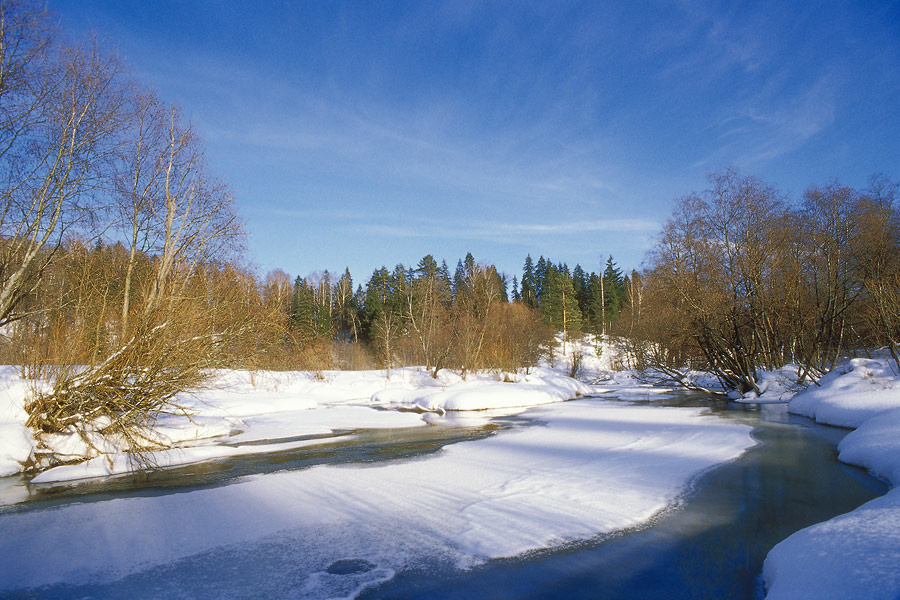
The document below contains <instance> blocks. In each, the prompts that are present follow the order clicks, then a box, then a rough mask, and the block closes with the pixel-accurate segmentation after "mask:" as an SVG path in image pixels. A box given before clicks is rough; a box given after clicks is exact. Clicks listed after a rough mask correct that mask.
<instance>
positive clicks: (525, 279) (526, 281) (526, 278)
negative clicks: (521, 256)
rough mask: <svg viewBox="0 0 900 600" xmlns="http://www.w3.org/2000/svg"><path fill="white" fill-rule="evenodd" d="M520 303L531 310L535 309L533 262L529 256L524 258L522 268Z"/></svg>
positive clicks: (535, 293) (535, 294)
mask: <svg viewBox="0 0 900 600" xmlns="http://www.w3.org/2000/svg"><path fill="white" fill-rule="evenodd" d="M521 297H522V302H524V303H525V304H526V305H528V306H530V307H531V308H537V292H536V281H535V274H534V262H533V261H532V260H531V254H529V255H528V256H526V257H525V266H524V267H523V268H522V293H521Z"/></svg>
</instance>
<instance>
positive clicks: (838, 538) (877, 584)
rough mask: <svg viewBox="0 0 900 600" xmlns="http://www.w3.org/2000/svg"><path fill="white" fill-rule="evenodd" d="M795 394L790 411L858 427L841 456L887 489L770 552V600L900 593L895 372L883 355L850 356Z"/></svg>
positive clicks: (899, 389)
mask: <svg viewBox="0 0 900 600" xmlns="http://www.w3.org/2000/svg"><path fill="white" fill-rule="evenodd" d="M819 384H820V387H810V388H809V389H807V390H806V391H804V392H801V393H799V394H797V396H796V397H794V398H793V399H792V400H791V402H790V411H791V412H794V413H797V414H801V415H805V416H807V417H810V418H812V419H815V420H816V421H818V422H820V423H824V424H828V425H837V426H841V427H851V428H856V430H855V431H853V432H851V433H850V434H848V435H847V437H845V438H844V439H843V440H842V441H841V443H840V445H839V446H838V451H839V453H840V454H839V456H838V458H839V459H840V460H841V461H843V462H846V463H848V464H852V465H857V466H860V467H864V468H866V469H868V470H869V471H870V472H871V473H872V474H874V475H875V476H877V477H879V478H881V479H884V480H885V481H887V482H888V483H889V484H890V485H891V486H892V489H891V490H890V491H889V492H888V493H887V494H886V495H885V496H882V497H881V498H876V499H875V500H872V501H871V502H868V503H866V504H864V505H863V506H861V507H860V508H859V509H857V510H855V511H853V512H850V513H848V514H845V515H841V516H839V517H836V518H834V519H831V520H830V521H826V522H825V523H819V524H818V525H814V526H812V527H808V528H807V529H804V530H801V531H798V532H797V533H795V534H794V535H792V536H790V537H789V538H788V539H786V540H785V541H783V542H781V543H780V544H778V545H777V546H775V548H773V549H772V551H771V552H769V554H768V557H767V558H766V562H765V568H764V573H763V575H764V579H765V583H766V587H767V589H768V592H769V593H768V596H767V598H768V599H769V600H778V599H781V598H786V599H787V598H789V599H796V598H815V599H817V600H826V599H829V598H834V599H836V600H837V599H844V598H867V599H870V600H875V599H879V598H883V599H885V600H896V599H897V598H900V487H898V483H900V377H898V373H897V369H896V366H892V365H891V364H890V363H889V362H888V361H887V360H871V359H854V360H851V361H850V362H849V363H848V364H847V365H846V367H845V368H842V369H837V370H835V371H834V372H832V373H830V374H828V375H826V376H825V377H823V378H822V380H821V381H820V382H819Z"/></svg>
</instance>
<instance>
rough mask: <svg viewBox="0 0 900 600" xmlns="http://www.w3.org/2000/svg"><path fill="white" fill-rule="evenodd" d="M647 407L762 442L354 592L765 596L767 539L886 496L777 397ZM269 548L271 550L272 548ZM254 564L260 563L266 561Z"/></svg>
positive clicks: (38, 492) (218, 468)
mask: <svg viewBox="0 0 900 600" xmlns="http://www.w3.org/2000/svg"><path fill="white" fill-rule="evenodd" d="M608 399H610V398H609V397H604V400H608ZM580 401H582V402H590V401H591V400H590V399H585V400H580ZM656 403H658V404H667V405H680V406H684V405H690V406H697V405H702V406H712V408H713V410H714V412H716V413H717V414H719V415H720V416H722V417H723V418H725V419H735V420H738V421H740V422H742V423H748V424H751V425H753V426H754V432H753V435H754V437H755V438H756V439H757V440H758V441H759V442H760V443H759V444H758V445H757V446H755V447H753V448H751V449H750V450H748V451H747V452H746V453H745V454H744V455H743V456H742V457H741V458H739V459H738V460H735V461H733V462H731V463H727V464H724V465H721V466H719V467H717V468H715V469H713V470H712V471H710V472H708V473H706V474H704V475H703V476H702V477H701V478H700V479H699V480H698V481H697V482H696V483H695V486H694V488H693V489H692V490H691V491H690V492H688V493H687V494H686V495H685V497H684V498H683V500H682V502H681V503H680V505H679V506H677V507H674V508H673V509H672V510H669V511H667V512H666V513H664V514H662V515H660V516H659V517H658V518H656V519H655V520H654V522H652V523H650V524H648V525H647V526H646V527H644V528H641V529H640V530H636V531H629V532H622V533H620V534H619V535H617V536H614V537H611V538H605V539H595V540H586V541H584V542H582V543H579V544H577V545H574V546H570V547H566V548H563V549H555V550H548V551H545V552H538V553H534V554H533V555H529V556H525V557H519V558H515V559H506V560H494V561H489V562H488V563H486V564H483V565H481V566H478V567H476V568H473V569H471V570H467V571H460V570H457V569H454V568H453V567H451V566H449V565H435V566H434V568H432V569H428V570H427V571H413V572H400V573H397V574H396V576H395V577H394V578H393V579H391V580H390V581H388V582H387V583H384V584H382V585H381V586H377V587H371V588H368V589H366V590H365V591H364V592H363V593H362V595H361V596H360V597H361V598H566V599H572V598H746V599H755V598H761V597H762V596H763V595H764V592H763V590H762V588H761V584H760V579H759V576H760V573H761V570H762V563H763V560H764V559H765V556H766V553H767V552H768V551H769V550H770V549H771V548H772V547H773V546H774V545H775V544H777V543H778V542H780V541H781V540H783V539H784V538H786V537H788V536H789V535H790V534H792V533H794V532H795V531H797V530H799V529H802V528H804V527H807V526H809V525H812V524H814V523H818V522H821V521H825V520H827V519H830V518H832V517H834V516H836V515H839V514H842V513H845V512H848V511H850V510H853V509H854V508H856V507H858V506H860V505H861V504H863V503H865V502H867V501H868V500H870V499H872V498H874V497H876V496H878V495H881V494H883V493H884V492H885V491H886V487H885V486H884V485H883V484H882V483H880V482H878V481H876V480H875V479H873V478H872V477H870V476H868V475H867V474H866V473H864V472H863V471H861V470H860V469H856V468H854V467H849V466H846V465H842V464H840V463H839V462H838V461H837V458H836V457H837V451H836V449H835V448H836V445H837V443H838V442H839V441H840V439H841V438H842V437H843V436H844V435H846V433H848V432H847V431H844V430H840V429H834V428H828V427H823V426H820V425H816V424H814V423H812V422H811V421H809V420H807V419H803V418H800V417H794V416H791V415H788V414H787V413H786V410H785V407H784V405H768V406H766V405H763V406H761V407H759V408H757V407H748V406H741V405H734V404H729V405H725V404H716V405H714V406H713V405H712V404H711V403H709V402H708V401H706V400H704V399H702V398H700V397H698V396H696V395H694V396H691V395H687V394H678V395H677V396H675V398H674V399H671V398H670V399H668V400H660V401H657V402H656ZM527 414H528V413H527V412H526V413H525V415H524V416H523V417H512V418H500V419H495V420H494V421H493V422H491V423H489V424H488V425H485V424H484V423H479V424H477V425H474V424H473V425H467V424H466V419H465V418H462V419H459V420H457V421H456V424H454V425H438V426H433V427H427V428H426V427H421V428H414V429H410V430H387V431H385V430H381V431H361V432H360V431H357V432H352V433H353V434H354V435H353V436H341V435H338V436H337V437H335V438H332V439H329V440H328V443H327V444H324V445H322V446H317V447H311V448H303V449H300V450H297V451H293V452H283V453H278V454H276V455H269V456H253V457H244V458H241V459H233V460H228V461H222V462H218V463H210V464H205V465H199V466H191V467H185V468H182V469H177V470H169V471H165V472H161V473H157V474H155V475H154V476H153V477H151V478H150V479H149V480H134V479H124V478H123V479H112V480H108V481H103V482H94V483H87V484H77V485H70V486H61V487H41V488H38V487H36V486H31V487H29V486H26V485H23V484H22V483H21V481H19V480H18V479H16V478H5V480H0V498H7V500H6V501H7V502H9V500H8V498H14V497H15V496H17V495H23V494H24V495H27V496H28V497H29V499H28V500H27V501H25V502H20V503H18V504H15V505H11V506H10V505H7V506H5V507H2V505H0V510H3V511H15V512H18V511H29V510H35V509H39V508H46V507H48V506H50V505H57V504H66V503H70V502H92V501H100V500H108V499H110V498H114V497H123V496H135V495H160V494H167V493H173V492H183V491H190V490H195V489H201V488H204V487H215V486H220V485H227V484H228V483H230V482H232V481H234V480H236V479H238V478H239V477H242V476H244V475H248V474H257V473H266V472H274V471H282V470H292V469H301V468H306V467H309V466H312V465H316V464H337V463H351V464H352V463H370V462H377V461H382V460H397V459H401V460H402V459H407V458H411V457H415V456H420V455H422V454H427V453H429V452H433V451H436V450H438V449H439V448H441V447H443V446H444V445H446V444H449V443H455V442H459V441H466V440H473V439H478V438H481V437H484V436H488V435H492V433H493V432H494V431H495V430H497V429H499V428H507V427H522V426H526V427H527V426H529V424H530V421H529V419H528V418H527ZM475 421H476V422H477V421H478V419H476V420H475ZM348 433H349V432H348ZM324 441H325V440H323V442H324ZM272 551H273V552H277V548H273V549H272ZM245 559H246V556H240V554H238V555H237V556H235V560H234V561H233V562H234V563H235V564H229V563H228V561H227V559H226V561H225V562H224V563H223V564H222V565H221V567H222V573H223V574H225V573H230V574H231V575H230V576H232V577H234V588H233V589H232V590H231V591H232V592H234V593H235V594H236V596H246V595H247V594H250V595H251V596H252V593H253V590H252V588H248V589H243V590H241V587H242V586H241V578H242V576H241V573H242V572H243V573H245V574H246V573H247V571H248V570H252V569H253V568H254V566H253V565H248V564H244V561H245ZM259 559H260V560H261V561H265V557H259ZM344 562H346V563H347V564H344V563H341V564H335V565H332V566H333V570H332V569H329V574H331V575H335V576H346V577H348V578H349V579H352V578H353V577H354V575H355V574H357V573H360V572H363V571H365V570H366V569H367V568H369V567H370V566H371V565H365V564H355V563H354V564H351V563H350V562H349V561H344ZM262 564H263V563H260V566H262ZM183 567H184V569H178V568H176V569H175V571H176V572H177V574H178V576H179V577H191V572H190V561H188V563H186V564H184V565H183ZM151 571H152V570H151ZM168 574H169V575H173V574H174V573H173V572H172V571H169V572H168ZM225 576H226V577H227V576H229V575H225ZM152 578H153V573H152V572H148V573H142V574H137V575H134V576H129V577H126V578H125V579H123V580H119V581H117V582H113V583H110V584H104V585H86V586H52V587H50V588H43V589H41V590H31V591H30V592H26V595H24V596H21V597H29V598H31V597H33V598H41V597H46V598H51V597H52V598H62V597H65V598H83V597H96V598H104V597H107V598H111V597H118V596H120V595H121V594H125V593H127V594H128V595H131V592H134V591H136V590H138V589H140V590H141V591H142V592H144V593H146V592H148V590H147V589H146V588H145V586H146V585H148V584H150V583H151V582H152ZM248 579H253V577H249V578H248ZM194 583H195V584H196V583H201V585H202V582H194ZM219 583H220V584H221V582H219ZM348 583H349V581H348ZM169 584H170V585H172V587H168V586H166V589H167V590H168V591H167V592H166V593H167V594H168V593H169V592H172V591H173V590H175V589H177V588H178V584H177V583H176V582H169ZM157 589H158V590H159V588H157ZM159 591H161V592H162V591H163V590H159ZM182 591H183V592H184V591H186V590H184V589H183V588H182ZM150 595H151V597H152V591H151V592H150ZM15 597H20V596H15ZM185 597H190V594H189V593H188V595H187V596H185ZM298 597H302V596H298Z"/></svg>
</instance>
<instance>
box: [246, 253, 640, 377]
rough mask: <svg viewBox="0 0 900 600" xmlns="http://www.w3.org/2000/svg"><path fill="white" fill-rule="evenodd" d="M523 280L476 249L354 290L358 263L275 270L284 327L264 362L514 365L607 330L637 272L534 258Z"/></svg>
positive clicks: (271, 292) (381, 275)
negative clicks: (561, 341) (556, 337)
mask: <svg viewBox="0 0 900 600" xmlns="http://www.w3.org/2000/svg"><path fill="white" fill-rule="evenodd" d="M521 281H522V283H521V285H520V284H519V283H518V276H514V277H513V280H512V291H511V294H510V292H509V290H508V288H509V283H508V280H507V276H506V275H505V274H501V273H499V272H498V271H497V269H496V267H494V266H493V265H490V264H483V263H481V264H480V263H476V261H475V259H474V257H473V256H472V254H471V253H469V254H467V255H466V257H465V258H464V259H461V260H459V261H458V262H457V264H456V268H455V270H454V271H453V274H452V275H451V273H450V269H449V267H448V265H447V263H446V261H441V263H440V264H438V262H437V260H436V259H435V258H434V257H433V256H432V255H430V254H429V255H427V256H425V257H423V258H422V259H421V260H420V261H419V262H418V264H417V265H416V266H415V267H405V266H404V265H402V264H400V265H397V266H395V267H394V269H393V270H388V269H387V268H386V267H382V268H380V269H376V270H375V271H374V272H373V273H372V275H371V276H370V277H369V279H368V281H367V282H366V284H365V286H363V285H362V284H360V285H357V286H356V287H355V288H354V281H353V277H352V275H351V273H350V271H349V269H348V270H345V271H344V273H343V274H342V275H341V276H340V277H337V278H334V277H333V276H332V275H331V274H330V273H329V272H328V271H324V272H317V273H314V274H312V275H310V276H307V277H305V278H304V277H299V276H298V277H296V278H295V279H294V280H293V282H291V278H290V276H289V275H288V274H287V273H285V272H283V271H280V270H278V271H273V272H272V273H270V274H269V275H268V276H267V277H266V281H265V284H264V286H263V290H264V291H263V296H264V299H263V302H264V303H265V304H267V305H269V306H272V307H275V312H276V313H277V314H278V317H277V319H276V322H278V323H280V324H281V325H280V331H281V333H280V334H278V335H275V337H274V339H276V340H283V343H281V344H280V345H279V344H277V343H276V344H272V345H270V347H269V349H268V351H267V352H266V353H265V354H264V356H265V360H264V361H263V363H262V364H263V366H266V367H267V368H285V369H314V370H315V369H327V368H345V369H346V368H350V369H354V368H356V369H358V368H373V367H381V368H387V369H390V368H392V367H395V366H410V365H424V366H426V367H427V368H428V369H430V370H432V372H433V374H435V375H436V374H437V372H438V371H440V370H441V369H442V368H452V369H456V370H459V371H460V372H461V373H462V374H463V375H465V373H467V372H469V371H472V370H478V369H497V370H509V371H514V370H516V369H521V368H529V367H531V366H534V365H535V364H537V361H538V359H539V358H540V356H541V355H542V354H549V353H551V352H552V350H553V341H552V339H553V334H554V332H561V333H563V335H564V336H574V337H578V336H580V335H581V334H582V333H583V332H596V333H605V332H606V330H608V329H609V327H610V325H611V324H612V323H613V322H615V320H616V319H617V317H618V315H619V313H620V312H621V310H622V308H623V306H624V304H625V302H626V288H627V287H628V286H629V285H630V280H629V278H628V277H627V276H624V277H623V276H622V273H621V270H620V269H618V268H617V267H616V265H615V262H614V261H613V259H612V257H610V258H609V259H608V261H607V265H606V270H605V271H604V272H603V275H597V274H596V273H593V272H592V273H590V274H587V273H585V271H584V270H583V269H582V268H581V266H579V265H576V267H575V268H574V269H572V270H571V271H570V269H569V267H568V266H567V265H565V264H562V263H559V264H554V263H552V262H551V261H549V260H547V259H545V258H544V257H540V258H539V259H538V261H537V263H535V262H534V261H533V260H532V258H531V256H530V255H529V256H528V257H527V258H526V259H525V264H524V268H523V273H522V279H521Z"/></svg>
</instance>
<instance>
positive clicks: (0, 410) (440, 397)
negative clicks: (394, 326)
mask: <svg viewBox="0 0 900 600" xmlns="http://www.w3.org/2000/svg"><path fill="white" fill-rule="evenodd" d="M503 379H504V377H501V376H498V375H496V374H475V375H470V376H469V377H468V379H467V380H465V381H464V380H462V378H460V377H459V376H458V375H456V374H454V373H452V372H450V371H442V372H441V373H439V377H438V378H437V379H435V378H432V377H431V376H430V375H429V374H428V373H427V371H425V370H424V369H418V368H406V369H393V370H392V371H391V373H390V376H389V377H388V376H387V374H386V373H385V372H384V371H355V372H350V371H326V372H324V373H319V374H313V373H297V372H295V373H274V372H256V373H250V372H246V371H227V372H222V373H219V374H218V375H217V377H216V380H215V381H214V382H213V386H212V388H211V389H208V390H204V391H200V392H197V393H195V394H193V395H184V396H183V397H181V398H179V403H180V404H182V405H183V406H185V407H186V408H187V409H188V410H189V412H190V413H191V415H190V418H188V417H187V416H181V415H164V416H162V417H161V418H160V420H159V422H158V423H157V425H156V427H155V431H156V434H157V435H158V436H159V437H160V438H161V439H163V440H166V441H167V442H169V443H170V444H173V445H174V446H175V448H173V449H171V450H165V451H160V452H155V453H153V454H152V455H151V457H152V459H153V461H154V462H155V463H156V464H158V465H159V466H160V467H172V466H179V465H184V464H190V463H195V462H201V461H206V460H213V459H217V458H226V457H231V456H238V455H242V454H250V453H267V452H275V451H281V450H290V449H293V448H299V447H301V446H305V445H310V444H312V443H316V442H315V440H311V439H309V438H310V437H311V436H324V435H328V434H330V433H333V432H335V431H340V430H352V429H360V428H395V427H415V426H425V425H426V424H427V423H426V421H425V420H424V419H423V418H422V416H421V414H420V413H421V411H440V412H443V411H460V410H487V409H496V408H514V407H527V406H535V405H540V404H547V403H550V402H560V401H563V400H569V399H572V398H575V397H576V396H578V395H581V394H585V393H590V392H591V391H592V389H591V388H590V387H589V386H586V385H584V384H582V383H580V382H578V381H576V380H574V379H571V378H569V377H565V376H563V375H561V374H560V373H559V372H558V371H555V370H553V369H549V368H543V369H535V370H533V371H532V372H531V374H529V375H524V374H519V375H516V374H507V375H506V376H505V379H510V380H511V381H510V382H503V381H502V380H503ZM28 390H29V387H28V383H27V382H25V381H22V380H20V379H19V378H18V375H17V371H16V369H14V368H10V367H8V368H5V370H3V371H0V433H2V434H3V435H2V437H0V476H4V475H11V474H14V473H17V472H19V471H21V470H22V466H23V464H24V463H25V462H26V461H27V460H28V458H29V455H30V454H31V453H32V452H33V451H34V449H35V441H34V439H33V437H32V436H31V433H30V432H29V431H28V430H27V428H25V419H26V415H25V411H24V408H23V406H24V403H25V401H26V400H25V398H26V394H27V393H28ZM397 409H406V410H408V411H418V412H401V411H399V410H397ZM43 441H44V443H45V444H48V445H49V446H51V447H52V448H53V449H54V450H56V451H57V452H58V453H61V454H63V455H67V456H71V457H78V456H82V455H90V454H91V451H90V450H89V449H88V448H87V447H86V446H85V444H84V443H83V441H82V440H81V439H80V438H79V436H77V435H74V434H69V435H56V436H45V437H44V440H43ZM94 445H95V446H97V447H100V448H103V449H104V453H102V454H100V455H96V456H94V457H93V458H92V459H91V460H88V461H86V462H82V463H79V464H74V465H66V466H60V467H56V468H52V469H49V470H47V471H44V472H43V473H41V474H40V475H38V476H37V477H35V478H34V479H33V480H32V481H33V482H34V483H47V482H53V481H66V480H73V479H84V478H90V477H104V476H108V475H115V474H123V473H128V472H129V471H130V465H129V461H128V455H127V454H126V453H123V452H122V451H121V449H120V448H117V447H115V446H114V445H112V444H110V443H108V442H105V441H104V440H101V439H96V440H95V441H94ZM94 454H96V453H94Z"/></svg>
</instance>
